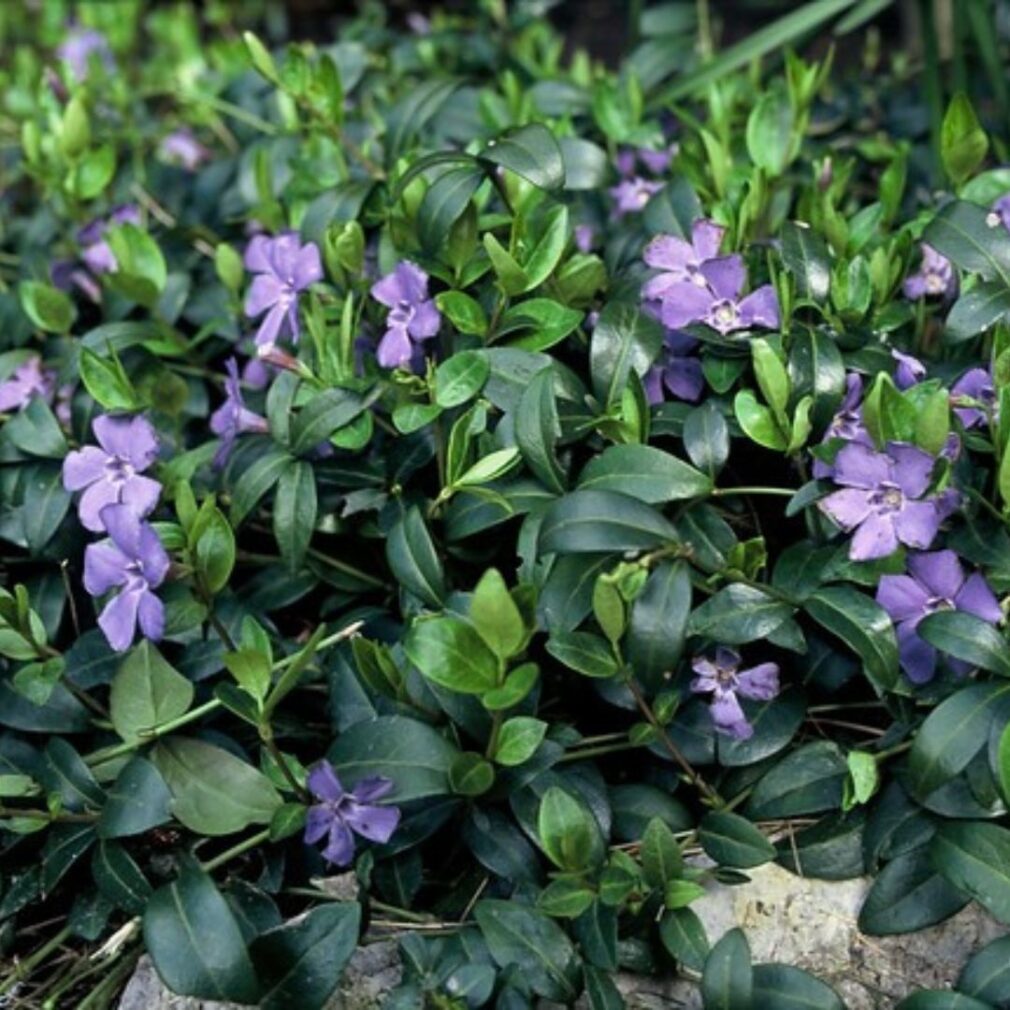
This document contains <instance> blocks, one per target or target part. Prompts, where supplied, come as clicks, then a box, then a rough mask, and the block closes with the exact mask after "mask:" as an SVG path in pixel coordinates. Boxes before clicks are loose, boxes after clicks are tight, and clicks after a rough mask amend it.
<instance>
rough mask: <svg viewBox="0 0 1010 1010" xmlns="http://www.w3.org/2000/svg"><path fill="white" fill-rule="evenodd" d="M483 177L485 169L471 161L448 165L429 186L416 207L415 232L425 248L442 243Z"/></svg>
mask: <svg viewBox="0 0 1010 1010" xmlns="http://www.w3.org/2000/svg"><path fill="white" fill-rule="evenodd" d="M483 181H484V173H483V172H482V171H481V170H480V169H479V168H476V167H475V166H474V165H472V164H470V165H465V166H461V167H457V168H450V169H448V170H447V171H445V172H443V173H442V174H441V175H440V176H439V177H438V178H437V179H436V180H435V181H434V182H433V183H432V184H431V185H430V186H429V187H428V191H427V192H426V193H425V194H424V199H422V200H421V206H420V207H418V209H417V235H418V238H419V239H420V240H421V245H422V247H423V248H424V249H425V251H426V252H428V253H435V252H437V251H438V250H439V249H441V248H443V247H444V246H445V241H446V239H447V238H448V236H449V232H450V231H451V230H452V226H453V225H454V224H455V223H456V221H457V220H459V218H460V216H461V215H462V214H463V212H464V211H465V210H466V205H467V204H468V203H469V202H470V199H471V197H472V196H473V195H474V193H476V192H477V190H478V189H479V188H480V184H481V183H482V182H483Z"/></svg>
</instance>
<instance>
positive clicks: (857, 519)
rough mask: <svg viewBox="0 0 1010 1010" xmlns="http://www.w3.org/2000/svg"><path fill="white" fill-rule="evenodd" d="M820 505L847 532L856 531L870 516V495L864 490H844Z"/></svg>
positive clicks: (833, 494) (831, 495) (823, 500)
mask: <svg viewBox="0 0 1010 1010" xmlns="http://www.w3.org/2000/svg"><path fill="white" fill-rule="evenodd" d="M818 504H819V506H820V509H821V511H822V512H825V513H827V514H828V515H829V516H830V517H831V518H832V519H833V520H834V521H835V522H836V523H837V524H838V525H839V526H840V527H841V528H842V529H843V530H845V531H846V532H848V531H849V530H852V529H855V528H856V527H857V526H858V525H859V524H860V523H861V522H863V521H864V520H865V519H866V517H867V516H868V515H869V514H870V500H869V495H868V494H867V493H866V491H864V490H863V489H862V488H856V487H847V488H842V490H841V491H835V492H834V493H832V494H829V495H828V496H827V497H826V498H822V499H821V501H820V502H819V503H818Z"/></svg>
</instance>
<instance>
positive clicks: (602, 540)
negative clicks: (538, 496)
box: [539, 491, 678, 554]
mask: <svg viewBox="0 0 1010 1010" xmlns="http://www.w3.org/2000/svg"><path fill="white" fill-rule="evenodd" d="M677 539H678V538H677V531H676V530H675V529H674V527H673V525H672V524H671V523H670V522H669V521H668V520H667V519H666V518H665V517H664V516H663V515H661V514H660V513H659V512H657V511H656V510H655V509H653V508H651V507H650V506H648V505H646V504H645V503H644V502H641V501H639V500H638V499H637V498H632V497H630V496H629V495H625V494H619V493H618V492H616V491H575V492H573V493H572V494H569V495H565V496H564V497H563V498H560V499H559V500H558V501H557V502H555V503H554V504H553V505H551V506H550V508H548V509H547V512H546V513H545V515H544V519H543V522H542V524H541V527H540V541H539V544H540V551H541V552H542V553H544V554H584V553H587V552H590V553H591V552H607V551H610V552H615V551H634V550H648V549H649V548H652V547H659V546H661V545H663V544H668V543H675V542H676V541H677Z"/></svg>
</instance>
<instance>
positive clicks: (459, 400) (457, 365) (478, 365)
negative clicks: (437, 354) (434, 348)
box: [435, 351, 491, 409]
mask: <svg viewBox="0 0 1010 1010" xmlns="http://www.w3.org/2000/svg"><path fill="white" fill-rule="evenodd" d="M490 373H491V365H490V364H489V362H488V360H487V355H486V354H485V353H484V352H483V351H459V352H458V353H456V354H454V355H453V356H452V357H451V358H447V359H446V360H445V361H443V362H442V364H440V365H439V366H438V368H437V369H436V370H435V402H436V403H437V404H438V405H439V406H440V407H443V408H445V409H448V408H450V407H458V406H460V404H463V403H466V402H467V400H472V399H473V398H474V397H475V396H476V395H477V394H478V393H479V392H480V391H481V388H482V387H483V386H484V383H485V382H487V377H488V375H489V374H490Z"/></svg>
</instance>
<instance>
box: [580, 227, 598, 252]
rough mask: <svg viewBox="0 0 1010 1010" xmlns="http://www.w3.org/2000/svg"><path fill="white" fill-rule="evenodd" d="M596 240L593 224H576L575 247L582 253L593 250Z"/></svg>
mask: <svg viewBox="0 0 1010 1010" xmlns="http://www.w3.org/2000/svg"><path fill="white" fill-rule="evenodd" d="M595 241H596V233H595V232H594V231H593V226H592V225H591V224H577V225H576V226H575V248H576V249H578V250H579V252H580V253H587V252H591V251H592V248H593V243H594V242H595Z"/></svg>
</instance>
